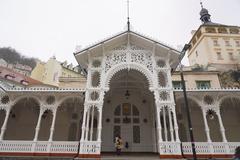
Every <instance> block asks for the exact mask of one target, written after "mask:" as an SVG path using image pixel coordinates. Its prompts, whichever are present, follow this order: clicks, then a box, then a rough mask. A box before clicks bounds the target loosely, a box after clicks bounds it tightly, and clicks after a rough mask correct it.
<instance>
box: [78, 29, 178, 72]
mask: <svg viewBox="0 0 240 160" xmlns="http://www.w3.org/2000/svg"><path fill="white" fill-rule="evenodd" d="M128 42H129V43H130V45H131V46H136V47H138V48H142V49H144V50H149V51H153V50H155V54H156V55H158V56H160V57H163V58H169V61H170V65H171V67H172V68H175V67H176V66H177V64H178V62H179V55H180V53H181V52H180V51H177V50H176V49H174V48H172V47H169V46H168V45H165V44H163V43H161V42H159V41H156V40H153V39H152V38H149V37H147V36H144V35H142V34H140V33H137V32H133V31H124V32H121V33H118V34H116V35H114V36H112V37H110V38H107V39H105V40H102V41H100V42H98V43H96V44H93V45H91V46H89V47H86V48H84V49H82V50H80V51H78V52H76V53H74V55H75V58H76V60H77V62H78V63H79V64H80V65H81V66H82V67H84V68H87V64H88V56H89V54H91V56H92V55H94V56H95V57H98V56H102V54H103V52H106V51H110V50H114V49H116V48H119V47H123V46H124V45H126V44H127V43H128Z"/></svg>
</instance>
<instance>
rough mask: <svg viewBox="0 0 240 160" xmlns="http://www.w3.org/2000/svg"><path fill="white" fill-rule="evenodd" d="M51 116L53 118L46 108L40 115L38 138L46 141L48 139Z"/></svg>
mask: <svg viewBox="0 0 240 160" xmlns="http://www.w3.org/2000/svg"><path fill="white" fill-rule="evenodd" d="M52 118H53V113H52V111H50V110H46V111H44V112H43V114H42V117H41V124H40V130H39V135H38V140H40V141H47V140H48V139H49V135H50V128H51V124H52Z"/></svg>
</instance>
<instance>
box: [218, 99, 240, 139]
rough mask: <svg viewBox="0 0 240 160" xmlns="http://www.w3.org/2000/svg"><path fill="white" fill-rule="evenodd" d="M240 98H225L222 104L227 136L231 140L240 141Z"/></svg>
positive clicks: (221, 108)
mask: <svg viewBox="0 0 240 160" xmlns="http://www.w3.org/2000/svg"><path fill="white" fill-rule="evenodd" d="M239 106H240V99H239V98H236V97H231V98H230V97H229V98H225V99H224V100H223V101H222V103H221V105H220V112H221V116H222V121H223V125H224V127H225V134H226V138H227V140H228V141H229V142H239V141H240V127H239V126H240V116H239V115H240V107H239Z"/></svg>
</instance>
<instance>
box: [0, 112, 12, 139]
mask: <svg viewBox="0 0 240 160" xmlns="http://www.w3.org/2000/svg"><path fill="white" fill-rule="evenodd" d="M9 114H10V109H7V110H6V116H5V119H4V122H3V125H2V128H1V134H0V141H2V140H3V137H4V134H5V131H6V127H7V123H8V119H9Z"/></svg>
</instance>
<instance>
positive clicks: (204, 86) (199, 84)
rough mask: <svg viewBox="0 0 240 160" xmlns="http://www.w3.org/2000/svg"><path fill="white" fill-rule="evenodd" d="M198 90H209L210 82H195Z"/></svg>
mask: <svg viewBox="0 0 240 160" xmlns="http://www.w3.org/2000/svg"><path fill="white" fill-rule="evenodd" d="M196 84H197V88H198V89H209V88H211V84H210V81H196Z"/></svg>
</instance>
